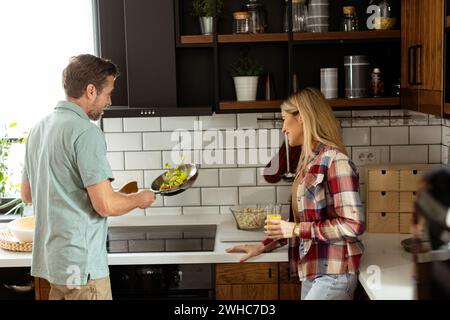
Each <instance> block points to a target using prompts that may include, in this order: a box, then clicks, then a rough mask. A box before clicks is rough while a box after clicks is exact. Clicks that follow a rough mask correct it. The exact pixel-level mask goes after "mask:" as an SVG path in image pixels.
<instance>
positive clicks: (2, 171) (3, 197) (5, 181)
mask: <svg viewBox="0 0 450 320" xmlns="http://www.w3.org/2000/svg"><path fill="white" fill-rule="evenodd" d="M16 126H17V123H15V122H13V123H10V124H9V125H8V128H14V127H16ZM24 134H25V132H24ZM24 142H25V138H10V137H9V136H8V132H7V130H5V133H4V135H3V137H1V138H0V212H3V213H5V214H10V213H12V214H16V213H20V214H22V213H23V208H24V207H25V204H24V203H23V202H22V200H21V199H20V197H17V196H15V195H17V193H18V190H19V187H20V183H13V181H11V179H10V177H11V175H12V170H11V168H9V167H8V163H7V160H8V157H9V154H10V152H11V148H12V146H13V145H14V144H22V143H24Z"/></svg>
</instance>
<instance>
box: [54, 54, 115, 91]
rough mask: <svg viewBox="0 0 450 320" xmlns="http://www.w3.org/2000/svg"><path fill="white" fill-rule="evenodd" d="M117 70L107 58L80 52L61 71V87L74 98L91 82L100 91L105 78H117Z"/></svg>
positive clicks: (104, 83) (103, 85)
mask: <svg viewBox="0 0 450 320" xmlns="http://www.w3.org/2000/svg"><path fill="white" fill-rule="evenodd" d="M118 75H119V70H118V68H117V66H116V65H115V64H114V63H113V62H112V61H110V60H108V59H103V58H99V57H96V56H94V55H91V54H80V55H78V56H75V57H72V58H70V63H69V65H68V66H67V67H66V68H65V69H64V71H63V87H64V91H65V92H66V95H67V96H68V97H72V98H75V99H78V98H80V97H81V96H82V95H83V93H84V91H85V90H86V87H87V86H88V85H89V84H93V85H94V86H95V88H96V89H97V90H98V92H99V93H100V92H101V91H102V90H103V88H104V87H105V85H106V78H107V77H109V76H113V77H114V78H117V77H118Z"/></svg>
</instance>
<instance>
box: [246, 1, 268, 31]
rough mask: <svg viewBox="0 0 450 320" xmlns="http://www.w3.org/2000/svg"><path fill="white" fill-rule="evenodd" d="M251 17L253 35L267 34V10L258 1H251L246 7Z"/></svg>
mask: <svg viewBox="0 0 450 320" xmlns="http://www.w3.org/2000/svg"><path fill="white" fill-rule="evenodd" d="M245 6H246V8H247V10H248V12H249V13H250V15H251V20H252V26H251V30H252V31H251V32H252V33H265V32H266V29H267V20H266V10H265V8H264V5H263V4H262V3H260V2H259V1H258V0H249V1H248V3H247V4H246V5H245Z"/></svg>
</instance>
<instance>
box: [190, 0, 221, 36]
mask: <svg viewBox="0 0 450 320" xmlns="http://www.w3.org/2000/svg"><path fill="white" fill-rule="evenodd" d="M192 9H193V14H194V16H196V17H198V18H199V21H200V29H201V33H202V35H211V34H212V32H213V3H212V0H193V1H192ZM222 10H223V0H216V13H217V15H219V14H220V13H221V12H222Z"/></svg>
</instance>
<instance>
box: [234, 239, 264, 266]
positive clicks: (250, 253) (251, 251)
mask: <svg viewBox="0 0 450 320" xmlns="http://www.w3.org/2000/svg"><path fill="white" fill-rule="evenodd" d="M227 252H228V253H233V252H245V253H246V255H243V256H242V257H241V259H240V262H245V261H246V260H248V259H249V258H251V257H255V256H257V255H259V254H261V253H263V252H264V245H263V244H262V243H258V244H241V245H238V246H234V247H231V248H228V249H227Z"/></svg>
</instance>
